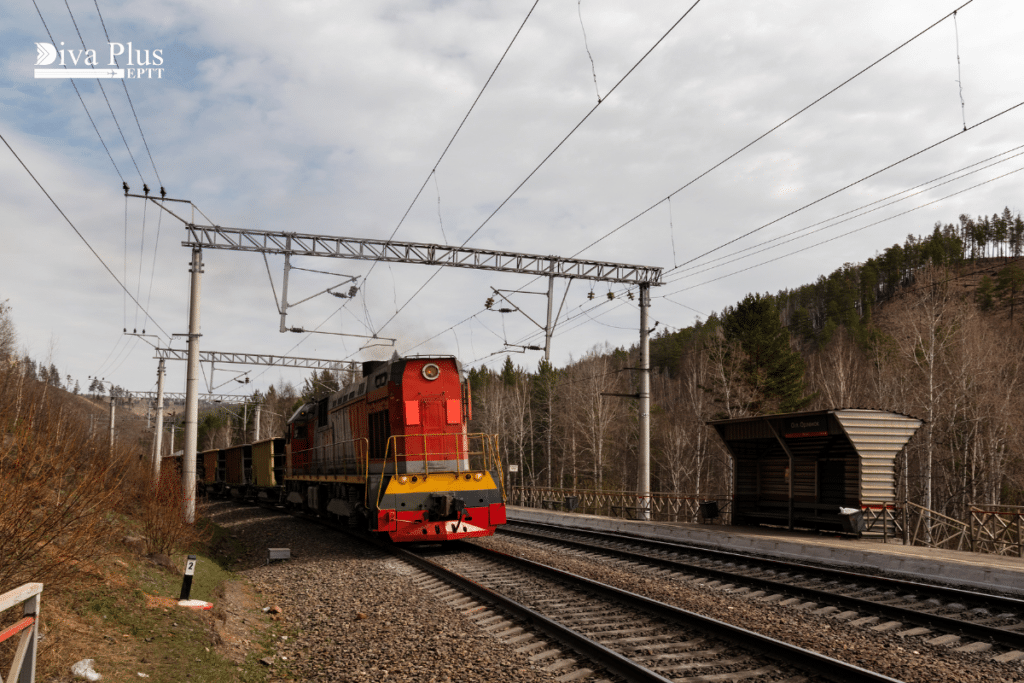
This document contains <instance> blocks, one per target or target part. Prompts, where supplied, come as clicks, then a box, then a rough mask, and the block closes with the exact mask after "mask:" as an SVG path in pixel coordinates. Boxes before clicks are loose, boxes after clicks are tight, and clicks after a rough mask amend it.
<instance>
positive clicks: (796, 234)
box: [665, 145, 1024, 284]
mask: <svg viewBox="0 0 1024 683" xmlns="http://www.w3.org/2000/svg"><path fill="white" fill-rule="evenodd" d="M1022 148H1024V145H1022V146H1020V147H1015V148H1013V149H1011V150H1008V151H1006V152H1002V153H1000V154H997V155H995V156H993V157H989V158H988V159H985V160H983V161H980V162H977V163H974V164H970V165H968V166H965V167H962V168H960V169H958V170H956V171H953V172H951V173H947V174H945V175H942V176H939V177H938V178H935V179H932V180H929V181H927V182H925V183H920V184H918V185H915V186H914V187H912V188H909V189H906V190H902V191H900V192H896V193H894V194H891V195H889V196H887V197H884V198H882V199H878V200H876V201H873V202H870V203H868V204H863V205H861V206H859V207H857V208H855V209H851V210H849V211H844V212H843V213H840V214H836V215H834V216H831V217H830V218H826V219H825V220H822V221H818V222H817V223H812V224H811V225H808V226H804V227H802V228H798V229H797V230H793V231H791V232H788V233H785V234H782V235H779V236H777V237H773V238H772V239H770V240H765V241H764V242H759V243H758V244H755V245H752V246H749V247H745V248H743V249H740V250H737V251H734V252H731V253H729V254H726V255H725V256H721V257H719V258H717V259H712V260H711V261H705V262H703V263H697V264H694V265H692V266H691V267H690V268H686V269H683V270H682V271H680V272H678V273H676V276H675V277H673V278H669V279H667V280H665V283H666V284H667V283H670V282H677V281H679V280H682V279H685V278H688V277H692V276H694V275H698V274H700V273H706V272H708V271H709V270H714V269H716V268H721V267H722V266H723V265H728V264H730V263H735V262H736V261H741V260H743V259H747V258H751V257H752V256H757V255H758V254H760V253H763V252H765V251H768V250H769V249H776V248H778V247H780V246H782V245H784V244H789V243H790V242H794V241H796V240H798V239H803V238H805V237H809V236H810V235H814V234H816V233H819V232H822V231H824V230H829V229H831V228H835V227H837V226H839V225H842V224H843V223H847V222H849V221H852V220H854V219H857V218H862V217H863V216H866V215H868V214H870V213H874V212H875V211H880V210H882V209H884V208H887V207H889V206H893V205H894V204H898V203H899V202H902V201H905V200H907V199H911V198H913V197H916V196H917V195H920V194H923V193H925V192H930V191H932V190H935V189H937V188H939V187H942V186H943V185H948V184H949V183H952V182H955V181H957V180H962V179H964V178H966V177H967V176H969V175H973V174H975V173H979V172H981V171H983V170H985V169H988V168H992V167H993V166H996V165H998V164H1002V163H1005V162H1007V161H1009V160H1011V159H1015V158H1017V157H1019V156H1022V155H1024V152H1020V151H1017V150H1020V149H1022ZM1010 152H1017V153H1016V154H1013V155H1012V156H1007V157H1006V158H1004V159H999V160H998V161H992V162H991V163H989V164H988V165H986V166H980V165H981V164H984V163H986V162H988V161H991V160H992V159H995V158H997V157H1000V156H1005V155H1006V154H1009V153H1010ZM975 166H979V167H978V168H974V167H975ZM970 168H974V170H971V171H968V170H967V169H970ZM963 171H966V172H964V173H962V174H961V175H956V174H957V173H961V172H963ZM940 180H941V181H942V182H938V181H940ZM929 186H930V187H929ZM908 193H909V194H908ZM900 195H904V196H902V197H900ZM894 197H900V198H899V199H893V198H894ZM889 200H892V201H889ZM882 202H888V203H882ZM872 206H873V207H875V208H871V209H869V208H868V207H872ZM863 209H868V210H863ZM858 211H860V212H861V213H857V212H858ZM844 217H845V218H844ZM840 219H842V220H840ZM819 226H821V227H819ZM812 228H817V229H812ZM787 237H788V238H789V239H786V238H787ZM780 240H781V241H780ZM767 245H773V246H769V247H768V248H767V249H763V248H762V247H766V246H767ZM754 250H758V251H756V252H755V251H754ZM747 252H754V253H747ZM740 254H746V255H745V256H740ZM733 257H736V258H733ZM723 261H725V263H722V262H723ZM716 263H718V264H719V265H713V264H716ZM698 269H699V270H698Z"/></svg>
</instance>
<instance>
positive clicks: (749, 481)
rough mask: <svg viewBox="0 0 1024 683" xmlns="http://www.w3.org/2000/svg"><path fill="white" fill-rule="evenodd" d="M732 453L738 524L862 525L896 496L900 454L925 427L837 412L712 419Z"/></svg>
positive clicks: (892, 417) (888, 416) (896, 417)
mask: <svg viewBox="0 0 1024 683" xmlns="http://www.w3.org/2000/svg"><path fill="white" fill-rule="evenodd" d="M708 424H709V425H710V426H712V427H714V428H715V431H716V432H718V435H719V436H720V437H721V439H722V441H723V442H724V443H725V447H726V449H727V450H728V452H729V454H730V456H731V457H732V458H733V464H734V468H733V476H734V482H733V483H734V487H733V491H734V500H733V515H732V523H733V524H734V525H758V524H767V525H775V526H785V527H788V528H789V529H796V528H799V529H817V530H820V531H831V530H835V531H846V532H852V533H859V532H860V531H862V530H863V526H862V516H861V514H860V513H861V511H862V510H864V509H867V508H872V509H876V510H877V509H880V508H882V509H884V508H891V507H892V506H893V505H894V504H895V501H896V457H897V455H898V454H899V453H900V451H902V450H903V448H904V447H905V446H906V444H907V442H908V441H910V439H911V437H913V436H914V434H915V433H916V432H917V430H918V428H920V426H921V425H922V424H923V423H922V421H921V420H918V419H916V418H913V417H910V416H908V415H902V414H900V413H893V412H887V411H884V410H867V409H835V410H817V411H811V412H802V413H786V414H778V415H763V416H758V417H741V418H734V419H729V420H714V421H711V422H708Z"/></svg>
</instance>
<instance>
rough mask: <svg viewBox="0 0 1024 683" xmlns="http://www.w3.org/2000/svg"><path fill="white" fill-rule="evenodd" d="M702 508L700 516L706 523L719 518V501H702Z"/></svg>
mask: <svg viewBox="0 0 1024 683" xmlns="http://www.w3.org/2000/svg"><path fill="white" fill-rule="evenodd" d="M698 507H699V508H700V516H701V519H703V520H704V521H705V522H710V521H711V520H712V519H717V518H718V501H717V500H702V501H701V502H700V503H698Z"/></svg>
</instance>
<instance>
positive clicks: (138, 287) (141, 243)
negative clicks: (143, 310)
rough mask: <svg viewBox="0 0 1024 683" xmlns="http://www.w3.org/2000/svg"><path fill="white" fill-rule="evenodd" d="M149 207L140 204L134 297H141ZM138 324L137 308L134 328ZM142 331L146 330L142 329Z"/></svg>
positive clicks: (144, 203)
mask: <svg viewBox="0 0 1024 683" xmlns="http://www.w3.org/2000/svg"><path fill="white" fill-rule="evenodd" d="M147 208H149V202H143V204H142V237H141V238H140V239H139V274H138V276H137V277H136V281H135V298H136V299H139V298H141V296H142V295H141V290H142V262H143V260H144V258H143V257H144V255H145V251H146V213H147V212H146V209H147ZM138 324H139V309H138V308H136V309H135V328H134V329H138ZM142 331H143V332H145V331H146V330H145V329H143V330H142Z"/></svg>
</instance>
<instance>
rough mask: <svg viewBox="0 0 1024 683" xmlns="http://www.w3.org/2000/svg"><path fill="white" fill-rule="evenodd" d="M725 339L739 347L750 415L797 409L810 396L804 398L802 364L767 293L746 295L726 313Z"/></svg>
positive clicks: (808, 400) (805, 403)
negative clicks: (775, 410) (749, 391)
mask: <svg viewBox="0 0 1024 683" xmlns="http://www.w3.org/2000/svg"><path fill="white" fill-rule="evenodd" d="M723 327H724V331H725V335H726V338H727V339H729V340H730V341H735V342H738V343H739V344H740V347H741V348H742V349H743V353H744V354H745V355H746V358H745V359H744V361H743V367H742V370H743V375H744V380H745V381H746V383H747V384H748V385H749V387H750V388H751V390H752V392H753V393H752V396H753V398H752V404H751V405H750V406H749V410H750V412H753V413H758V412H766V411H769V410H774V409H778V410H781V411H783V412H790V411H794V410H799V409H800V408H802V407H803V406H805V405H807V404H808V403H809V402H810V401H811V399H812V398H813V397H811V396H804V361H803V359H802V358H801V357H800V354H799V353H797V352H796V351H793V349H791V348H790V345H789V332H787V331H786V328H784V327H783V326H782V322H781V321H780V319H779V312H778V310H777V309H776V307H775V302H774V301H773V300H772V298H771V297H770V296H768V295H767V294H765V295H763V296H762V295H760V294H748V295H747V296H746V298H745V299H743V301H742V302H740V303H739V304H738V305H737V306H736V307H735V308H733V309H731V310H727V312H726V314H725V321H724V326H723Z"/></svg>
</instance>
